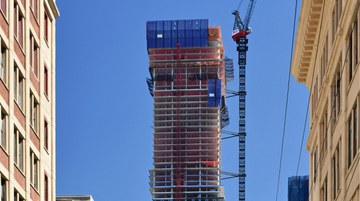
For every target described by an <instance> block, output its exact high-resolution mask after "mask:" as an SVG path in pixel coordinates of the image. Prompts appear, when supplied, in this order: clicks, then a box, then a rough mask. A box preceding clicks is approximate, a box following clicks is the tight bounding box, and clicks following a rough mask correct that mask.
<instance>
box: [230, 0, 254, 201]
mask: <svg viewBox="0 0 360 201" xmlns="http://www.w3.org/2000/svg"><path fill="white" fill-rule="evenodd" d="M255 4H256V0H250V2H249V6H248V9H247V13H246V16H245V19H244V21H243V20H241V17H240V14H239V11H237V10H235V11H234V12H233V13H232V14H233V15H234V16H235V22H234V28H233V32H232V38H233V40H234V41H235V42H236V44H237V47H236V50H237V52H238V65H239V91H238V93H237V94H238V96H239V133H238V136H239V142H238V143H239V174H238V175H239V201H245V180H246V170H245V167H246V166H245V162H246V160H245V159H246V152H245V144H246V127H245V125H246V120H245V119H246V118H245V117H246V52H247V51H248V45H247V44H248V39H247V35H248V34H250V33H251V28H250V27H249V23H250V20H251V17H252V14H253V12H254V8H255Z"/></svg>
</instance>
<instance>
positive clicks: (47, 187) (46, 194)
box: [44, 175, 49, 201]
mask: <svg viewBox="0 0 360 201" xmlns="http://www.w3.org/2000/svg"><path fill="white" fill-rule="evenodd" d="M44 197H45V199H44V200H45V201H49V179H48V177H47V175H45V177H44Z"/></svg>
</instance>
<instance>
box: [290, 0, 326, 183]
mask: <svg viewBox="0 0 360 201" xmlns="http://www.w3.org/2000/svg"><path fill="white" fill-rule="evenodd" d="M324 6H325V0H323V4H322V9H324ZM323 17H324V12H323V11H322V12H321V17H320V24H319V27H320V28H319V35H318V37H317V44H316V52H315V57H314V58H315V62H314V66H313V71H312V75H311V82H310V93H309V97H308V100H307V106H306V114H305V120H304V127H303V132H302V137H301V144H300V151H299V156H298V162H297V167H296V176H298V174H299V168H300V161H301V155H302V148H303V146H304V139H305V132H306V125H307V119H308V116H309V108H310V98H311V95H312V92H313V81H314V75H315V67H316V64H317V59H316V58H317V56H318V53H319V42H320V40H319V39H320V36H321V32H322V22H323Z"/></svg>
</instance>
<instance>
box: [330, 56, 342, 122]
mask: <svg viewBox="0 0 360 201" xmlns="http://www.w3.org/2000/svg"><path fill="white" fill-rule="evenodd" d="M340 69H341V60H340V62H339V63H338V71H337V73H336V74H335V77H334V81H333V84H332V86H331V99H332V101H331V108H332V115H331V116H332V129H334V128H335V123H336V120H337V118H338V116H339V113H340V111H341V110H340V108H341V72H340Z"/></svg>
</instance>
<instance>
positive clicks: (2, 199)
mask: <svg viewBox="0 0 360 201" xmlns="http://www.w3.org/2000/svg"><path fill="white" fill-rule="evenodd" d="M0 178H1V182H0V201H7V200H8V199H7V181H6V179H5V178H4V177H3V176H2V175H1V174H0Z"/></svg>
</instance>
